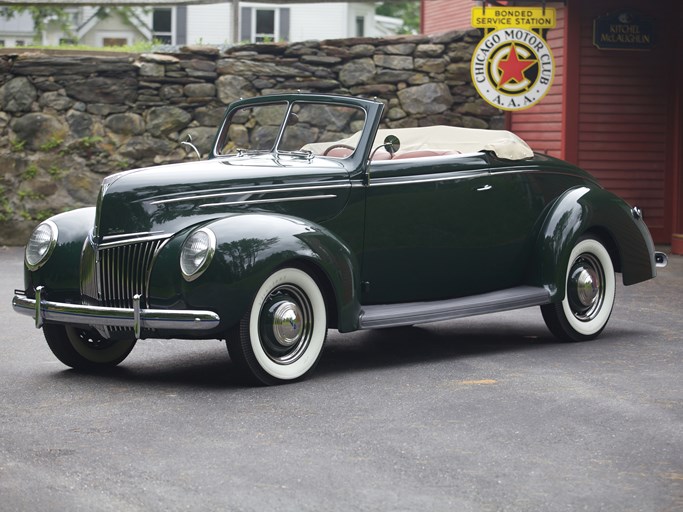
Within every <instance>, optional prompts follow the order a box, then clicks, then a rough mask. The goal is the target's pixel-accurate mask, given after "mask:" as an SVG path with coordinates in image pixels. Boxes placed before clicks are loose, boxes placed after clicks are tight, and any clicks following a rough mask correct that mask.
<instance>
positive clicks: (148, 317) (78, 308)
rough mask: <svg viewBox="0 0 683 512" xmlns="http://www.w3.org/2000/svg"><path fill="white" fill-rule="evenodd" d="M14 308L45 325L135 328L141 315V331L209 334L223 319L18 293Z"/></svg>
mask: <svg viewBox="0 0 683 512" xmlns="http://www.w3.org/2000/svg"><path fill="white" fill-rule="evenodd" d="M12 307H13V308H14V311H16V312H17V313H19V314H21V315H27V316H36V317H40V318H41V320H43V321H46V322H55V323H60V324H68V325H82V326H93V325H106V326H111V327H115V326H118V327H128V328H131V329H135V323H136V320H137V317H138V315H139V329H140V330H141V329H143V328H145V329H173V330H176V329H177V330H185V331H206V330H210V329H213V328H215V327H217V326H218V324H219V323H220V317H219V316H218V315H217V314H216V313H214V312H213V311H201V310H197V311H194V310H169V309H139V310H138V311H137V312H136V311H135V309H134V308H109V307H101V306H85V305H80V304H67V303H63V302H52V301H47V300H40V299H39V300H38V301H36V300H34V299H29V298H27V297H26V296H25V295H21V294H19V293H17V294H16V295H14V298H13V299H12ZM36 325H38V323H37V322H36Z"/></svg>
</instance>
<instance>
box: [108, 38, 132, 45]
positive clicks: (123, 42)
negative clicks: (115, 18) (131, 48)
mask: <svg viewBox="0 0 683 512" xmlns="http://www.w3.org/2000/svg"><path fill="white" fill-rule="evenodd" d="M127 44H128V39H126V38H125V37H105V38H104V39H102V46H126V45H127Z"/></svg>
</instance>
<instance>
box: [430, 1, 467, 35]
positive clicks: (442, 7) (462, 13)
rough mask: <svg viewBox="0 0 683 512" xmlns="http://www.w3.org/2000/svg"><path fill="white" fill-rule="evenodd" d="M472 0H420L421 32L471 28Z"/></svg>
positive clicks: (431, 32) (433, 32) (434, 32)
mask: <svg viewBox="0 0 683 512" xmlns="http://www.w3.org/2000/svg"><path fill="white" fill-rule="evenodd" d="M475 5H476V4H475V3H474V2H473V1H472V0H422V4H421V8H422V33H423V34H436V33H438V32H445V31H447V30H454V29H469V28H472V24H471V18H472V16H471V12H472V7H474V6H475Z"/></svg>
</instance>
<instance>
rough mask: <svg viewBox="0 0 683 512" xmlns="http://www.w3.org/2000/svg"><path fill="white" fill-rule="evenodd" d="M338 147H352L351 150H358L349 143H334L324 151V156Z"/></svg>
mask: <svg viewBox="0 0 683 512" xmlns="http://www.w3.org/2000/svg"><path fill="white" fill-rule="evenodd" d="M337 148H342V149H350V150H351V151H355V150H356V148H354V147H353V146H349V145H348V144H332V145H331V146H330V147H329V148H327V149H326V150H325V151H324V152H323V156H327V154H328V153H329V152H330V151H332V150H333V149H337Z"/></svg>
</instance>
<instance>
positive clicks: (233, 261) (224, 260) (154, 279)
mask: <svg viewBox="0 0 683 512" xmlns="http://www.w3.org/2000/svg"><path fill="white" fill-rule="evenodd" d="M200 226H201V227H208V228H210V229H211V230H212V231H213V232H214V234H215V235H216V253H215V255H214V257H213V260H212V261H211V264H210V265H209V267H208V268H207V270H206V271H205V272H204V273H203V274H202V275H201V276H200V277H199V278H197V279H196V280H194V281H191V282H187V281H185V279H183V277H182V275H181V272H180V265H179V256H180V250H181V248H182V244H183V242H184V241H185V239H186V238H187V236H189V235H190V234H191V233H192V232H193V231H194V230H195V229H197V228H198V227H200ZM287 265H304V266H305V267H307V268H308V269H309V270H310V271H312V272H313V273H314V274H315V275H314V277H317V278H318V281H319V284H320V285H321V287H322V288H323V293H326V294H327V295H328V298H330V299H331V301H328V303H329V302H331V303H334V306H333V307H334V308H335V309H334V311H333V312H332V313H334V315H333V316H334V317H335V318H337V320H338V325H337V327H338V328H339V329H340V330H353V329H355V328H356V324H357V321H358V315H359V312H360V305H359V302H358V292H357V290H358V288H359V284H358V283H359V274H358V265H357V264H356V263H355V259H354V257H353V255H352V253H351V251H350V250H349V248H348V247H346V245H345V244H344V243H343V242H342V241H341V240H339V239H338V238H337V237H336V236H335V235H334V234H332V233H331V232H330V231H328V230H326V229H325V228H323V227H321V226H319V225H317V224H314V223H311V222H308V221H305V220H302V219H298V218H294V217H289V216H284V215H277V214H269V213H245V214H234V215H230V216H227V217H224V218H222V219H219V220H214V221H211V222H208V223H204V224H201V225H198V226H194V227H193V228H192V229H188V230H185V231H184V232H182V233H180V234H179V235H178V236H176V237H174V239H172V240H171V241H170V242H169V243H168V244H167V245H166V246H165V247H164V249H163V250H162V251H161V252H160V253H159V255H158V257H157V260H156V262H155V265H154V269H153V270H152V274H151V278H150V288H149V303H150V307H157V306H158V307H183V308H191V309H194V308H197V309H208V310H212V311H215V312H216V313H218V314H219V315H220V317H221V326H220V329H222V330H226V329H229V328H231V327H232V326H234V325H236V324H237V323H238V322H239V321H240V319H241V318H242V317H243V316H244V314H245V313H246V311H248V309H249V307H250V306H251V302H252V300H253V297H254V295H255V294H256V292H257V291H258V289H259V288H260V286H261V284H262V283H263V282H264V281H265V279H266V278H267V277H268V276H269V275H270V274H271V273H273V272H274V271H275V270H276V269H278V268H282V267H285V266H287ZM330 305H331V304H330Z"/></svg>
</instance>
